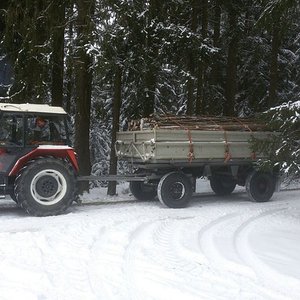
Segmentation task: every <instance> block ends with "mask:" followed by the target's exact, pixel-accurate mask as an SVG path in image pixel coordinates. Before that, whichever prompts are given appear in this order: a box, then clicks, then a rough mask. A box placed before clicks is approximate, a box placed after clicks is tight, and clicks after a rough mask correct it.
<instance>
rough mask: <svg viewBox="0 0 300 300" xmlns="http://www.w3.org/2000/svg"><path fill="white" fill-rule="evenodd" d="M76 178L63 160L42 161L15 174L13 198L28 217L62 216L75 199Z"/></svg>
mask: <svg viewBox="0 0 300 300" xmlns="http://www.w3.org/2000/svg"><path fill="white" fill-rule="evenodd" d="M75 190H76V188H75V174H74V172H73V169H72V167H71V166H70V165H69V164H68V163H67V162H66V161H64V160H62V159H56V158H50V157H44V158H39V159H37V160H35V161H31V162H29V163H28V164H27V165H26V166H25V167H24V168H23V169H22V170H21V171H20V173H19V174H18V176H17V178H16V182H15V194H16V197H17V202H18V204H19V205H20V206H21V207H22V208H23V209H24V210H25V211H26V212H27V213H29V214H30V215H34V216H50V215H58V214H61V213H63V212H64V211H65V210H66V209H67V208H68V207H69V206H70V205H71V203H72V202H73V200H74V199H75V194H76V192H75Z"/></svg>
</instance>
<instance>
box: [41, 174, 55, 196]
mask: <svg viewBox="0 0 300 300" xmlns="http://www.w3.org/2000/svg"><path fill="white" fill-rule="evenodd" d="M57 189H58V182H57V180H56V179H55V178H54V177H52V176H49V175H46V176H43V177H41V178H40V179H38V180H37V182H36V192H37V193H38V194H39V195H40V196H41V197H45V198H48V197H51V196H53V195H54V194H55V193H56V192H57Z"/></svg>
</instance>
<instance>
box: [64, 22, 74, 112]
mask: <svg viewBox="0 0 300 300" xmlns="http://www.w3.org/2000/svg"><path fill="white" fill-rule="evenodd" d="M73 30H74V28H73V23H72V22H70V23H69V25H68V33H69V43H68V52H69V53H70V54H71V55H68V56H67V57H66V99H65V102H66V103H65V108H66V111H67V112H68V113H69V114H71V113H74V112H73V111H72V108H73V105H72V98H73V94H74V76H73V75H74V68H73V65H74V60H73V55H72V54H73V51H74V49H73V43H72V41H73V39H74V32H73Z"/></svg>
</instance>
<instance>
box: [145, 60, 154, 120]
mask: <svg viewBox="0 0 300 300" xmlns="http://www.w3.org/2000/svg"><path fill="white" fill-rule="evenodd" d="M153 63H154V62H153V61H152V62H149V65H150V66H149V67H148V70H147V71H146V76H145V86H146V89H145V100H144V101H145V102H144V106H143V117H149V116H150V115H151V114H153V112H154V103H155V89H156V68H155V67H154V66H152V65H151V64H153Z"/></svg>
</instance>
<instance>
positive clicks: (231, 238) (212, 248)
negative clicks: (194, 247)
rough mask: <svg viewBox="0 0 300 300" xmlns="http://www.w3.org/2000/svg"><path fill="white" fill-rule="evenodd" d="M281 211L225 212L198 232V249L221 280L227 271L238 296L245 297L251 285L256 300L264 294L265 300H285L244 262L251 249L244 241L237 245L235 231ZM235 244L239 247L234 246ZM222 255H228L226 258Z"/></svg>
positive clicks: (250, 265) (276, 209)
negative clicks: (262, 216) (238, 287)
mask: <svg viewBox="0 0 300 300" xmlns="http://www.w3.org/2000/svg"><path fill="white" fill-rule="evenodd" d="M275 206H276V205H275ZM283 209H284V208H275V209H272V210H269V209H268V210H267V211H265V210H264V211H263V212H261V211H260V212H256V211H254V212H250V211H247V212H246V213H243V214H241V215H240V214H238V213H228V214H225V215H224V216H222V217H218V218H217V219H215V220H214V221H212V222H211V223H210V224H207V225H206V226H204V227H202V228H201V229H200V231H199V244H200V248H201V250H202V251H203V253H204V255H205V256H206V257H207V259H209V261H210V264H211V266H213V267H214V268H215V269H216V270H218V272H219V274H220V277H223V278H226V274H227V273H228V272H230V277H231V278H234V279H235V281H236V282H237V283H238V285H239V286H240V295H241V296H240V297H242V298H243V299H244V297H246V296H245V295H246V294H247V293H248V292H247V290H249V287H250V286H252V290H253V291H257V294H256V295H254V297H255V298H256V297H259V296H258V295H263V297H264V298H265V299H284V295H279V294H278V293H277V291H276V290H274V289H271V290H270V288H269V286H265V285H264V284H262V282H261V281H260V280H259V276H258V273H257V270H256V269H255V268H253V265H252V264H251V263H246V262H245V257H244V256H245V254H246V253H248V252H249V251H251V249H250V248H249V246H245V245H248V244H246V243H245V241H244V240H243V241H240V242H237V236H240V234H239V233H237V231H239V230H240V228H243V227H244V224H247V223H249V222H250V223H251V222H253V221H255V220H257V219H259V218H261V215H265V216H267V215H271V214H274V213H275V212H278V211H281V210H283ZM253 213H254V216H253ZM249 215H250V216H249ZM251 215H252V216H251ZM249 220H250V221H249ZM241 236H243V237H244V239H247V237H246V236H245V235H243V234H241ZM237 245H239V246H238V247H237ZM242 245H243V246H244V247H245V249H244V250H243V251H241V250H240V248H241V247H242ZM224 253H225V254H226V253H227V256H226V255H225V254H224ZM228 253H230V256H228ZM233 275H234V276H233Z"/></svg>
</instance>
